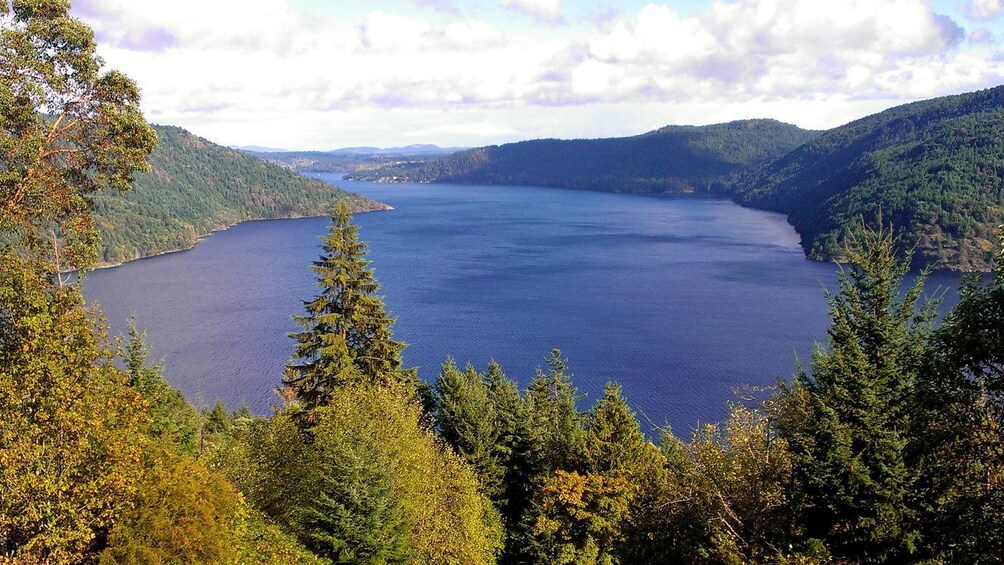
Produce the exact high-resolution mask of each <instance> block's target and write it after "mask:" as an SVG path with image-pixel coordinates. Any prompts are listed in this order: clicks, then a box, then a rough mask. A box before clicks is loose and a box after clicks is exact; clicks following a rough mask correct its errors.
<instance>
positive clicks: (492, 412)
mask: <svg viewBox="0 0 1004 565" xmlns="http://www.w3.org/2000/svg"><path fill="white" fill-rule="evenodd" d="M485 378H486V377H485V376H484V375H481V374H479V373H478V372H477V371H476V370H475V369H474V367H473V366H471V365H467V369H466V370H464V371H460V369H458V368H457V364H456V362H455V361H454V360H453V358H452V357H450V358H447V360H446V363H445V364H444V365H443V369H442V371H440V373H439V378H438V379H436V386H435V397H436V411H435V415H434V416H435V422H436V427H437V429H438V431H439V435H440V436H441V437H442V438H443V440H444V441H446V443H447V444H449V445H450V447H452V448H453V449H454V451H456V452H457V454H458V455H460V456H461V457H463V458H464V459H465V460H466V461H467V463H468V464H470V465H471V468H473V469H474V470H475V471H476V472H477V473H478V476H479V477H480V478H481V483H482V489H483V491H484V492H485V493H486V494H488V495H489V496H490V497H491V498H492V499H493V500H495V499H497V498H498V497H499V496H500V495H501V490H502V484H503V473H504V467H503V466H502V464H503V462H504V458H505V456H506V453H505V451H506V450H507V446H506V445H505V444H503V443H502V438H501V433H502V429H501V428H500V426H501V425H504V424H503V423H502V422H501V421H500V417H499V416H498V415H497V414H496V409H495V406H494V403H493V402H492V401H491V400H489V396H488V386H487V384H486V383H485V380H484V379H485ZM496 378H497V377H496ZM502 378H504V375H503V377H502ZM499 385H500V386H504V385H502V384H501V383H499ZM516 395H517V399H518V398H519V392H518V391H517V392H516Z"/></svg>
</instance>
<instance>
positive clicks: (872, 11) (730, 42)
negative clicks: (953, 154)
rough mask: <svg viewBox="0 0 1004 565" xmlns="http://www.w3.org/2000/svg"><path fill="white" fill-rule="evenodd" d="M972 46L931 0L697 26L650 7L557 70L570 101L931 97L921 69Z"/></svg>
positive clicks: (859, 4)
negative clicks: (566, 70) (566, 71)
mask: <svg viewBox="0 0 1004 565" xmlns="http://www.w3.org/2000/svg"><path fill="white" fill-rule="evenodd" d="M963 37H964V33H963V30H962V29H961V28H960V27H959V26H957V25H956V24H955V23H954V22H952V21H951V20H950V19H948V18H947V17H944V16H940V15H937V14H935V13H934V12H933V11H932V10H931V8H930V5H929V4H928V3H927V2H925V1H923V0H883V1H876V0H850V1H847V2H841V3H836V2H829V3H821V2H819V1H818V0H743V1H740V2H715V3H714V4H712V5H711V7H710V8H709V9H708V10H707V11H705V12H698V13H695V14H693V15H691V16H688V17H681V16H679V15H678V14H677V13H676V12H675V11H673V10H672V9H671V8H669V7H667V6H665V5H658V4H649V5H647V6H645V7H644V8H643V9H642V10H641V11H640V12H639V13H638V15H637V17H635V18H633V19H631V20H621V21H619V22H617V23H615V24H614V25H613V26H612V27H611V28H610V29H609V30H608V31H607V32H605V33H603V34H601V35H599V36H597V37H594V38H592V39H591V40H588V41H586V42H585V43H584V50H585V52H586V54H587V55H586V56H585V57H583V56H582V54H581V51H582V50H581V49H578V50H577V49H572V50H569V51H568V53H567V57H566V58H565V60H564V61H558V62H556V63H555V66H556V67H560V66H563V65H565V66H570V67H571V68H572V71H571V72H570V75H569V76H570V77H571V78H570V80H569V82H568V89H567V95H568V97H569V98H568V101H569V102H573V101H578V102H588V101H591V100H592V101H599V100H603V101H613V100H616V99H625V98H627V99H632V98H633V99H638V98H642V99H652V98H655V99H662V100H668V101H681V100H692V99H695V98H703V97H713V98H717V99H723V98H734V97H736V96H739V97H747V98H748V97H757V96H766V97H772V96H777V97H797V96H816V95H820V94H830V93H835V92H836V93H847V94H853V95H864V96H873V95H899V94H898V93H904V92H905V93H909V92H911V91H924V92H926V91H929V90H930V87H929V85H927V84H926V83H925V82H924V79H923V78H922V77H923V73H921V72H920V69H921V68H942V67H944V66H945V65H943V64H941V63H940V61H942V60H944V59H946V58H948V59H951V58H952V57H953V56H954V55H953V53H954V51H953V50H954V49H955V47H956V46H958V45H959V44H960V43H961V41H962V40H963ZM986 70H987V71H988V72H999V65H995V66H994V68H988V69H986ZM954 86H955V85H950V83H946V88H952V87H954ZM552 89H553V88H552Z"/></svg>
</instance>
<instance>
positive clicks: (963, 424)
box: [911, 227, 1004, 563]
mask: <svg viewBox="0 0 1004 565" xmlns="http://www.w3.org/2000/svg"><path fill="white" fill-rule="evenodd" d="M1002 229H1004V227H1002ZM1000 249H1001V252H1000V253H1004V232H1002V233H1001V241H1000ZM926 353H927V355H926V360H927V365H926V370H925V371H924V372H923V373H922V374H921V377H920V379H918V392H917V417H916V421H915V428H916V430H917V431H916V434H917V436H918V438H917V441H916V442H915V445H914V446H913V447H912V449H911V453H912V457H913V459H914V461H915V464H916V465H917V466H919V467H920V469H921V481H920V488H919V490H920V496H919V497H918V499H919V502H920V507H921V510H922V511H923V512H924V515H923V520H922V524H923V526H924V532H925V540H924V541H925V542H926V543H925V545H926V546H927V547H926V548H927V551H928V555H926V556H925V557H929V558H932V559H940V560H944V561H945V562H949V563H953V562H962V561H971V562H974V563H975V562H987V563H990V562H994V561H997V560H999V559H1000V556H1001V555H1004V255H1001V254H998V256H997V258H996V262H995V265H994V279H993V280H992V281H989V282H985V281H984V280H983V277H981V276H980V275H979V274H974V275H970V276H968V277H966V278H965V279H964V280H963V284H962V286H961V288H960V289H959V303H958V304H957V305H956V306H955V307H954V308H953V309H952V310H951V311H950V312H949V313H948V314H947V315H946V316H945V319H944V322H943V323H942V325H941V327H939V328H938V329H937V331H936V332H935V333H934V336H933V339H932V341H931V346H930V347H929V348H928V350H927V352H926Z"/></svg>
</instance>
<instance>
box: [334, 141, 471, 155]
mask: <svg viewBox="0 0 1004 565" xmlns="http://www.w3.org/2000/svg"><path fill="white" fill-rule="evenodd" d="M464 149H467V148H466V147H439V146H438V145H431V144H428V143H420V144H415V145H406V146H404V147H388V148H383V149H381V148H379V147H343V148H341V149H333V150H331V151H328V153H330V154H332V155H447V154H450V153H456V152H457V151H462V150H464Z"/></svg>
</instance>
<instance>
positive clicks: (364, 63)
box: [74, 0, 1004, 148]
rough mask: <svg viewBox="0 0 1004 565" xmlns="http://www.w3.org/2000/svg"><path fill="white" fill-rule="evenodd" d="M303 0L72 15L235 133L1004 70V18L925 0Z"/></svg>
mask: <svg viewBox="0 0 1004 565" xmlns="http://www.w3.org/2000/svg"><path fill="white" fill-rule="evenodd" d="M294 1H295V0H240V1H237V0H213V1H211V2H206V1H205V0H175V2H173V3H171V4H170V5H167V4H163V3H153V2H136V1H135V0H75V1H74V12H75V13H77V14H78V15H80V16H81V17H84V18H85V20H86V21H87V22H88V23H90V24H91V25H92V26H93V27H94V28H95V29H96V31H97V35H98V39H99V44H100V53H101V55H102V56H103V57H104V58H105V59H106V60H107V61H108V63H109V65H110V66H111V67H113V68H118V69H121V70H123V71H125V72H126V73H127V74H129V75H130V76H132V77H134V78H135V79H136V80H137V81H138V82H139V84H140V86H141V87H142V89H143V93H144V102H143V107H144V109H145V110H146V111H147V112H148V115H149V117H151V119H153V120H155V121H158V122H160V123H171V124H176V125H181V126H185V127H189V128H192V129H194V130H195V131H196V132H198V133H202V134H203V135H207V136H216V137H214V139H216V140H218V141H222V142H224V143H227V144H237V145H240V144H249V143H257V144H260V145H284V146H289V147H302V148H306V147H308V146H306V145H304V143H306V142H304V143H297V142H296V139H297V136H302V139H305V140H307V139H310V140H318V139H324V136H325V135H328V136H335V135H344V136H354V137H352V138H351V139H344V142H336V141H329V142H325V143H323V144H320V145H315V146H320V147H327V146H330V147H335V146H338V145H339V144H343V145H363V144H380V143H381V142H380V140H379V139H380V138H378V137H376V136H384V138H386V136H390V135H393V136H394V137H392V138H389V139H388V143H387V144H388V145H389V144H395V143H397V141H399V138H401V137H408V141H409V142H410V141H414V140H416V139H418V138H419V137H420V136H421V135H423V134H427V135H430V136H432V137H434V138H435V139H430V141H436V142H439V143H446V144H457V145H464V144H475V143H482V142H485V141H489V140H490V139H489V138H491V137H495V138H496V139H499V140H511V139H518V138H520V137H530V136H533V135H535V134H541V135H573V136H579V135H586V134H588V135H604V133H603V132H604V131H606V132H607V134H611V135H613V134H623V133H632V131H631V128H636V127H644V126H645V124H648V123H649V122H650V121H651V120H652V119H654V118H653V117H652V115H653V112H655V111H658V109H659V108H662V109H663V110H662V111H661V112H660V113H659V114H658V115H660V116H662V117H663V118H662V119H664V120H666V121H665V122H663V123H670V122H671V121H677V122H683V123H707V121H708V120H713V119H718V118H727V119H733V118H739V117H765V116H766V117H777V118H779V119H786V117H787V119H789V120H794V119H797V120H802V121H800V122H798V123H799V124H800V125H813V126H816V127H820V126H822V125H831V126H832V125H838V124H839V122H826V120H838V119H841V117H843V116H847V115H848V113H849V112H850V111H847V110H844V109H846V108H853V109H855V110H854V111H859V110H860V109H862V108H865V107H867V108H872V107H882V106H883V105H884V106H885V107H888V106H891V105H893V104H894V103H896V102H898V101H905V100H910V99H916V98H921V97H928V96H936V95H940V94H947V93H952V92H961V91H965V90H974V89H976V88H983V87H986V86H991V85H994V84H996V83H999V82H1001V81H1002V80H1004V62H1002V61H1001V60H999V58H996V57H995V56H994V52H995V51H999V49H995V47H998V45H997V44H996V43H993V41H995V40H994V37H993V35H992V34H979V33H974V34H972V35H971V36H970V38H969V41H964V37H963V36H964V34H963V32H962V30H961V28H959V27H958V26H957V25H955V24H954V23H953V22H952V21H951V20H949V19H948V18H946V17H944V16H940V15H938V14H936V13H934V12H933V11H932V9H931V7H930V4H929V3H928V2H927V1H926V0H868V1H865V0H846V1H843V2H839V3H838V2H830V3H821V2H819V1H818V0H735V1H731V0H730V1H723V0H718V1H715V2H713V3H711V4H709V5H708V7H707V8H706V9H704V10H698V11H693V12H691V13H689V15H681V14H680V13H678V12H676V11H674V10H673V9H672V8H670V7H669V6H668V5H665V3H663V4H655V3H653V4H649V5H647V6H645V7H644V8H642V9H641V10H639V11H638V12H637V13H636V14H633V15H631V16H629V17H624V16H618V17H615V18H612V19H610V20H605V21H604V22H603V23H600V24H590V23H583V24H581V25H576V24H575V23H574V22H567V21H566V22H564V23H566V24H567V25H564V26H561V27H559V28H556V27H554V26H553V25H551V24H553V23H554V22H555V21H557V20H559V19H561V18H562V5H561V2H560V1H554V0H551V1H547V2H530V1H529V0H520V2H519V3H520V8H519V9H521V10H523V11H527V12H533V13H534V15H535V16H534V17H535V18H536V21H534V20H529V19H525V18H524V19H520V22H521V23H520V26H519V27H514V26H513V25H512V23H511V21H505V22H503V23H501V24H500V22H495V21H492V20H491V19H490V18H491V16H492V14H493V13H492V12H490V11H488V12H479V13H477V16H475V15H474V11H472V13H471V14H464V13H457V12H450V13H443V12H440V11H436V10H424V11H415V10H414V9H411V10H406V11H405V12H398V11H395V10H394V9H393V8H390V7H384V8H381V9H378V10H372V11H369V12H366V13H354V15H353V16H351V17H348V16H344V15H339V13H338V12H336V13H335V14H334V15H321V14H315V13H308V12H306V11H305V10H304V9H302V8H298V7H297V5H296V4H294V3H293V2H294ZM502 1H509V2H510V4H512V5H511V6H510V7H511V8H513V9H517V8H516V6H515V3H516V1H517V0H502ZM412 3H417V4H423V5H428V6H433V7H437V6H438V7H442V8H443V9H448V8H449V7H450V6H454V5H455V3H454V2H452V1H449V0H443V1H438V0H412ZM360 5H361V4H360ZM386 6H390V4H387V5H386ZM406 14H407V15H406ZM501 25H507V27H505V28H503V27H501ZM855 101H864V102H862V103H860V104H858V103H856V102H855ZM831 104H833V105H836V106H835V107H830V105H831ZM600 108H602V109H603V112H606V113H607V114H598V113H596V112H598V111H599V110H598V109H600ZM611 108H618V110H617V111H616V112H613V111H612V110H610V109H611ZM757 108H761V109H762V110H761V111H757V110H756V109H757ZM787 108H798V109H799V111H798V112H797V113H791V115H790V116H788V115H787V114H786V109H787ZM813 108H814V110H811V111H810V109H813ZM653 109H655V110H653ZM634 113H637V114H639V117H638V118H637V119H629V118H628V117H627V116H628V115H629V114H632V115H633V114H634ZM642 113H646V114H647V115H645V116H642V115H641V114H642ZM594 114H595V116H599V117H595V116H594ZM607 115H611V116H613V115H616V116H617V118H616V119H607V118H606V117H605V116H607ZM852 117H853V116H852ZM336 120H340V121H339V122H338V123H335V122H336ZM394 120H398V121H394ZM566 122H567V123H566ZM587 123H588V124H589V125H588V127H587V126H586V125H580V126H579V127H581V128H583V129H582V131H581V132H580V133H578V134H577V133H576V132H575V130H574V128H575V127H576V126H575V124H587ZM547 128H551V130H552V131H551V132H550V133H549V132H548V129H547ZM604 128H605V129H604ZM625 130H626V131H625ZM227 132H230V133H227ZM280 132H281V133H280ZM325 132H327V133H325ZM265 134H267V135H272V136H274V137H275V141H271V140H270V139H269V138H268V137H261V136H263V135H265ZM366 135H369V136H373V137H368V138H367V137H364V136H366ZM280 136H285V137H283V138H282V139H280ZM465 139H466V140H467V141H465Z"/></svg>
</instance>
